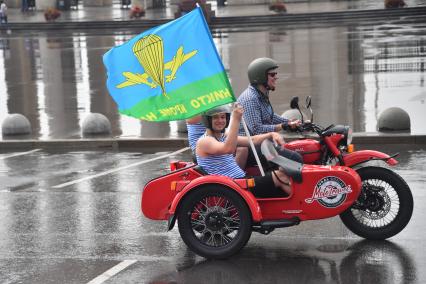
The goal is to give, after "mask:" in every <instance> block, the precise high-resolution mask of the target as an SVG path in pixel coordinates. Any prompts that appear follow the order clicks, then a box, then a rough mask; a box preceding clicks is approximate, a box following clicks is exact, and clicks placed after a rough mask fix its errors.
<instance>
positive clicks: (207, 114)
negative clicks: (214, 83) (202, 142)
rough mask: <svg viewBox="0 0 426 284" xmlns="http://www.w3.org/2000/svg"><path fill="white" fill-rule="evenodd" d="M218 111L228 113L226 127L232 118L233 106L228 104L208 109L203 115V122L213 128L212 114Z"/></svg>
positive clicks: (207, 126)
mask: <svg viewBox="0 0 426 284" xmlns="http://www.w3.org/2000/svg"><path fill="white" fill-rule="evenodd" d="M218 113H225V114H226V125H225V128H226V127H228V125H229V121H230V119H231V108H230V107H229V106H228V105H222V106H218V107H215V108H212V109H210V110H208V111H206V112H205V113H204V114H203V115H202V116H201V122H202V123H203V124H204V126H205V127H206V128H208V129H210V130H213V127H212V116H213V115H215V114H218ZM222 132H225V129H223V130H222Z"/></svg>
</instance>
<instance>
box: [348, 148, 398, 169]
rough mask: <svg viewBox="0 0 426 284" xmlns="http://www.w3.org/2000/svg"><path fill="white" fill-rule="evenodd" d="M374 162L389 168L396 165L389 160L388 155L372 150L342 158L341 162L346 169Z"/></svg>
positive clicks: (393, 160)
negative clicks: (386, 165) (382, 162)
mask: <svg viewBox="0 0 426 284" xmlns="http://www.w3.org/2000/svg"><path fill="white" fill-rule="evenodd" d="M374 160H381V161H384V162H386V163H388V164H389V165H391V166H394V165H396V164H398V161H397V160H395V159H394V158H391V157H390V156H389V155H388V154H385V153H382V152H379V151H374V150H361V151H356V152H353V153H351V154H347V155H344V156H343V162H344V163H345V166H347V167H353V166H356V165H359V164H362V163H365V162H369V161H374Z"/></svg>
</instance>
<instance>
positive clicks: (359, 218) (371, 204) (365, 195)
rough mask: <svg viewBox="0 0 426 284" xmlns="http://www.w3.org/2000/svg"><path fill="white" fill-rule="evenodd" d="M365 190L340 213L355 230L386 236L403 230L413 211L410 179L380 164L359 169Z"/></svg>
mask: <svg viewBox="0 0 426 284" xmlns="http://www.w3.org/2000/svg"><path fill="white" fill-rule="evenodd" d="M357 172H358V174H359V175H360V177H361V180H362V191H361V194H360V196H359V197H358V200H357V201H356V202H355V203H354V204H353V205H352V206H351V207H349V208H348V209H347V210H346V211H344V212H343V213H342V214H340V218H341V220H342V221H343V223H344V224H345V226H346V227H347V228H348V229H349V230H351V231H352V232H353V233H354V234H357V235H358V236H360V237H363V238H366V239H370V240H384V239H387V238H390V237H392V236H394V235H396V234H398V233H399V232H401V231H402V230H403V229H404V228H405V226H406V225H407V224H408V222H409V221H410V219H411V215H412V213H413V196H412V194H411V191H410V188H409V187H408V185H407V183H406V182H405V181H404V180H403V179H402V178H401V177H400V176H399V175H398V174H396V173H395V172H393V171H391V170H388V169H385V168H380V167H365V168H361V169H359V170H358V171H357Z"/></svg>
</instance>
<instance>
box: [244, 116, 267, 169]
mask: <svg viewBox="0 0 426 284" xmlns="http://www.w3.org/2000/svg"><path fill="white" fill-rule="evenodd" d="M241 122H242V123H243V127H244V131H245V132H246V135H247V138H248V140H249V144H250V147H251V150H252V151H253V154H254V158H255V159H256V163H257V165H258V166H259V170H260V173H261V175H262V176H263V177H264V176H265V171H264V170H263V167H262V164H261V163H260V159H259V155H258V154H257V151H256V148H255V147H254V144H253V140H252V139H251V136H250V132H249V130H248V128H247V124H246V121H245V120H244V117H242V119H241Z"/></svg>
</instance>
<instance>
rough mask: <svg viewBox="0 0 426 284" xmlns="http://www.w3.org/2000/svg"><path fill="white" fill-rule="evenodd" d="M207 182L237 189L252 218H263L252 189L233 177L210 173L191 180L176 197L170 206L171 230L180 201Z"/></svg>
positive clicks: (254, 219)
mask: <svg viewBox="0 0 426 284" xmlns="http://www.w3.org/2000/svg"><path fill="white" fill-rule="evenodd" d="M206 184H217V185H222V186H226V187H228V188H230V189H232V190H234V191H236V192H237V193H238V194H239V195H240V196H241V198H243V199H244V201H245V202H246V204H247V207H248V208H249V210H250V211H251V216H252V220H253V221H254V222H259V221H261V220H262V212H261V210H260V206H259V203H258V202H257V200H256V198H255V197H254V195H253V194H252V193H251V192H250V191H248V190H247V189H243V188H241V187H240V186H239V185H238V184H237V183H236V182H235V181H234V180H233V179H232V178H229V177H224V176H214V175H210V176H202V177H200V178H197V179H195V180H193V181H191V182H190V183H189V184H188V185H187V186H185V187H184V188H183V189H182V190H181V191H180V192H178V194H177V195H176V196H175V197H174V199H173V201H172V203H171V205H170V208H169V230H170V229H171V228H173V225H174V221H175V219H176V218H175V214H176V212H177V209H178V207H179V204H180V202H181V201H182V200H183V199H184V197H185V196H186V195H187V194H188V193H190V192H192V191H193V190H196V189H197V188H199V187H201V186H203V185H206Z"/></svg>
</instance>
